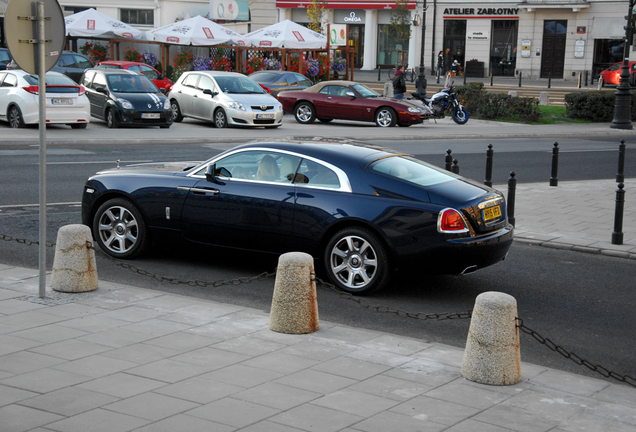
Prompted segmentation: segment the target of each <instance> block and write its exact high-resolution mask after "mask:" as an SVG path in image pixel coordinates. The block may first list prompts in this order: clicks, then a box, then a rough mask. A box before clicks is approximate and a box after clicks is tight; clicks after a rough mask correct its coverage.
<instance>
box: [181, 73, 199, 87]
mask: <svg viewBox="0 0 636 432" xmlns="http://www.w3.org/2000/svg"><path fill="white" fill-rule="evenodd" d="M198 80H199V75H197V74H190V75H188V76H187V77H186V78H185V79H184V80H183V85H184V86H186V87H195V88H196V86H197V81H198Z"/></svg>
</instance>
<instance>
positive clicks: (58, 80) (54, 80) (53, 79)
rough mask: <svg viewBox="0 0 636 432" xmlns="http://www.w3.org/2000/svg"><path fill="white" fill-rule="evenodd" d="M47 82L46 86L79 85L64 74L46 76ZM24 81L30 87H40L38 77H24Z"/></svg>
mask: <svg viewBox="0 0 636 432" xmlns="http://www.w3.org/2000/svg"><path fill="white" fill-rule="evenodd" d="M44 77H45V78H44V79H45V81H46V85H67V86H76V85H77V83H76V82H75V81H73V80H72V79H70V78H69V77H67V76H66V75H62V74H56V73H53V74H48V73H47V74H46V75H45V76H44ZM24 80H25V81H26V82H28V83H29V85H38V81H39V79H38V76H37V75H25V76H24Z"/></svg>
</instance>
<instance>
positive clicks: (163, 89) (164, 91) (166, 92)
mask: <svg viewBox="0 0 636 432" xmlns="http://www.w3.org/2000/svg"><path fill="white" fill-rule="evenodd" d="M159 91H160V92H161V93H163V94H165V95H166V94H168V90H167V89H165V88H162V89H159Z"/></svg>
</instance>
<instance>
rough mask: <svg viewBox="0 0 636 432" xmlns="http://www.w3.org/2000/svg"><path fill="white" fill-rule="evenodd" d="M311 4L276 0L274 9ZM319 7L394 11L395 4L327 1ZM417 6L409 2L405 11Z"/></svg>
mask: <svg viewBox="0 0 636 432" xmlns="http://www.w3.org/2000/svg"><path fill="white" fill-rule="evenodd" d="M312 4H313V2H312V1H311V0H310V1H302V0H301V1H298V0H277V1H276V7H279V8H292V9H295V8H308V7H310V6H311V5H312ZM320 5H321V6H323V7H324V8H325V9H396V2H395V0H394V1H377V2H376V1H368V0H367V1H363V0H360V1H356V0H354V1H350V0H347V1H345V0H327V1H321V2H320ZM416 6H417V2H416V1H409V2H408V4H407V9H415V8H416Z"/></svg>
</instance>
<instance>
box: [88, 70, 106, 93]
mask: <svg viewBox="0 0 636 432" xmlns="http://www.w3.org/2000/svg"><path fill="white" fill-rule="evenodd" d="M91 87H92V88H94V89H97V88H99V87H101V88H106V77H105V76H104V75H102V74H99V73H96V74H95V78H93V85H92V86H91Z"/></svg>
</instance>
